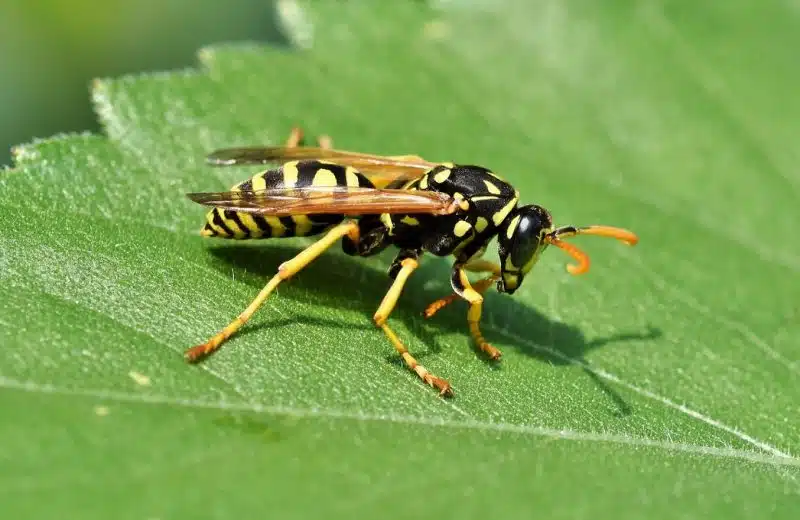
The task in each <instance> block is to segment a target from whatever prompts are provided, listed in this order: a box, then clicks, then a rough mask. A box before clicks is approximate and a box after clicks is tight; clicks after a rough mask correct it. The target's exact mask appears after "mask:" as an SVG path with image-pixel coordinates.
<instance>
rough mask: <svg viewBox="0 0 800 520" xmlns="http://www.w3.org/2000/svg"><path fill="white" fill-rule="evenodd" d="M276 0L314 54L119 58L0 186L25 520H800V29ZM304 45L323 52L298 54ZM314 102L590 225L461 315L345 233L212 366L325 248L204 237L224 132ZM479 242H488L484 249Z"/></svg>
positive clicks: (546, 10)
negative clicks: (585, 267) (87, 101)
mask: <svg viewBox="0 0 800 520" xmlns="http://www.w3.org/2000/svg"><path fill="white" fill-rule="evenodd" d="M372 4H374V5H372V6H370V7H367V6H366V5H365V4H364V3H360V2H350V3H340V2H330V3H326V2H314V3H309V4H308V5H307V6H305V7H299V6H296V5H295V4H292V3H289V2H280V3H279V4H278V5H279V8H280V10H281V12H282V14H283V17H284V21H285V22H286V27H287V28H288V29H287V30H288V33H289V34H290V36H291V38H292V39H293V41H294V42H295V43H296V44H297V45H296V47H295V50H287V49H276V48H266V47H260V46H255V45H234V46H217V47H210V48H207V49H205V50H203V51H202V52H201V53H200V58H201V61H202V67H201V68H200V69H199V70H196V71H183V72H174V73H167V74H154V75H150V76H143V77H142V76H140V77H125V78H119V79H114V80H102V81H99V82H97V83H96V84H95V85H94V87H93V96H94V100H95V103H96V106H97V110H98V114H99V116H100V118H101V120H102V122H103V123H104V126H105V128H106V131H107V134H108V135H107V137H100V136H94V135H70V136H59V137H56V138H53V139H48V140H43V141H39V142H36V143H33V144H29V145H25V146H21V147H19V148H18V149H17V150H16V166H15V168H14V169H12V170H9V171H6V172H3V174H2V177H0V183H2V188H1V189H0V193H1V194H2V195H0V197H1V199H0V229H2V234H1V235H0V291H2V294H3V305H2V308H0V324H2V325H3V327H2V332H0V334H1V335H0V342H1V343H0V344H2V349H0V445H2V448H1V449H0V468H2V470H0V504H3V511H4V513H6V515H4V516H7V517H9V518H49V517H55V516H59V517H63V516H69V517H76V518H77V517H80V518H138V519H141V518H248V517H249V518H252V517H255V516H256V515H258V516H262V517H263V516H266V517H268V518H271V517H275V518H311V517H325V518H345V517H347V518H352V517H358V518H361V517H363V518H369V517H373V516H376V515H380V516H382V517H391V518H420V517H429V518H434V517H458V518H489V517H491V518H530V517H532V516H533V515H538V516H544V517H550V518H568V517H569V518H576V517H580V518H596V517H598V516H603V517H609V518H632V519H633V518H635V519H639V518H676V517H683V518H689V517H698V518H712V517H713V518H725V519H729V518H753V517H756V516H757V517H766V516H769V517H770V518H795V517H796V516H797V514H798V510H799V509H798V503H800V502H799V501H798V491H799V490H800V483H799V482H798V477H799V476H800V475H799V473H800V471H799V470H798V466H800V461H798V458H797V457H796V456H795V453H796V452H797V451H798V446H800V422H799V421H798V417H800V404H798V403H800V386H798V385H797V376H798V372H800V363H799V362H798V356H797V350H796V345H797V340H798V336H799V335H800V328H798V325H797V322H798V319H797V318H798V306H797V301H798V300H797V294H798V292H797V289H798V270H800V243H799V241H798V238H797V233H796V230H795V228H796V224H797V222H798V221H800V207H799V206H798V205H797V204H796V202H797V197H798V192H799V191H800V180H799V179H798V177H797V174H796V172H795V168H794V166H795V164H796V162H797V158H798V155H797V154H798V153H800V152H798V149H797V147H796V146H795V144H796V135H797V133H798V131H800V125H798V123H797V122H798V121H800V100H798V97H797V96H796V92H797V86H798V80H800V72H798V69H797V67H796V66H794V65H796V52H795V51H794V49H796V48H797V45H798V44H800V38H799V37H798V35H800V31H798V29H800V22H798V20H800V18H798V13H797V11H796V10H793V9H794V8H793V7H790V4H788V3H786V4H764V3H757V4H747V3H744V2H725V3H722V2H714V3H709V2H696V3H678V2H668V3H665V4H664V5H660V4H658V3H656V2H644V3H642V2H629V1H622V0H619V1H616V2H588V1H579V0H574V1H570V2H566V3H565V2H555V1H549V2H528V1H527V0H508V1H506V2H504V3H503V4H502V5H495V4H494V3H490V2H479V1H477V0H473V1H467V0H462V1H460V2H447V3H444V2H442V3H441V4H439V5H438V6H437V7H426V6H424V5H421V4H419V3H402V2H381V3H378V2H373V3H372ZM303 47H308V48H307V49H305V50H304V49H303ZM295 124H301V125H303V126H304V127H305V129H306V131H307V133H308V134H309V135H313V134H319V133H323V132H324V133H329V134H330V135H332V136H333V137H334V141H335V143H336V145H337V147H341V148H345V149H354V150H363V151H371V152H376V153H387V154H388V153H392V154H399V153H418V154H420V155H422V156H424V157H429V158H433V159H440V160H456V161H459V162H464V163H470V162H472V163H478V164H484V165H487V166H490V167H491V168H492V169H493V170H495V171H498V172H501V174H502V175H503V176H504V177H506V178H507V179H509V180H510V181H512V182H513V183H514V184H515V186H516V187H518V189H519V190H520V193H521V194H522V197H523V200H524V201H525V202H527V203H530V202H536V203H540V204H542V205H544V206H546V207H547V208H549V209H550V210H551V211H552V212H553V214H554V216H555V218H556V219H557V222H558V223H575V224H588V223H606V224H610V225H620V226H625V227H630V228H632V229H633V230H635V231H636V232H637V233H639V235H640V237H641V243H640V244H639V246H637V247H636V248H633V249H630V248H626V247H624V246H620V245H619V244H617V243H614V241H610V240H596V239H591V238H587V239H585V240H583V241H581V244H582V247H584V248H585V249H586V250H587V251H589V252H591V254H592V258H593V266H592V270H591V272H590V273H589V274H587V275H585V276H583V277H570V276H569V275H568V274H566V273H565V272H564V263H565V262H566V261H567V260H568V259H567V258H566V257H565V256H564V255H563V254H561V253H558V252H555V253H548V254H547V255H545V257H544V258H543V259H542V260H541V262H540V264H539V265H538V266H537V268H536V270H535V271H534V272H533V273H532V275H531V277H530V278H529V279H528V280H526V283H525V285H524V286H523V288H522V289H521V290H520V291H518V292H517V293H516V294H515V295H514V296H513V297H507V296H503V295H499V294H497V293H495V292H491V293H489V294H488V296H487V301H486V309H485V313H484V314H485V315H484V327H483V328H484V333H485V335H486V336H487V338H488V339H490V340H491V341H492V342H493V343H494V344H495V345H496V346H497V347H498V348H500V349H501V350H502V351H503V353H504V359H503V362H502V365H501V367H499V368H494V367H492V366H490V365H488V364H486V363H484V362H482V361H481V358H480V357H479V356H478V355H476V353H475V351H474V349H473V347H472V346H471V344H470V340H469V335H468V332H467V329H466V323H465V316H464V313H465V307H464V306H463V305H454V306H453V308H450V309H447V310H444V311H442V312H441V313H440V314H439V315H437V316H436V317H435V318H433V319H432V320H430V321H425V320H423V319H422V318H421V317H420V316H419V311H420V310H422V308H424V306H425V305H426V304H428V303H429V302H430V301H432V300H434V299H436V298H439V297H441V296H443V295H445V294H447V293H448V292H449V284H448V278H447V276H448V271H449V263H448V261H446V260H444V259H438V258H428V259H426V261H425V262H424V263H423V267H422V268H421V269H420V271H419V272H418V273H417V274H415V275H414V277H413V278H412V280H411V282H410V283H409V285H408V287H407V291H406V292H405V293H404V295H403V297H402V298H401V301H400V305H399V306H398V308H397V310H396V311H395V313H394V314H393V316H392V320H391V323H392V324H393V325H394V326H395V328H396V331H397V332H398V334H399V335H400V336H401V337H402V338H403V339H404V340H405V341H406V342H407V344H408V346H409V348H410V349H411V350H412V352H414V353H416V354H417V355H418V357H419V359H420V360H421V361H422V362H423V363H424V364H425V365H426V366H427V367H428V368H429V369H431V370H432V371H433V372H434V373H436V374H439V375H441V376H443V377H446V378H448V379H449V380H450V381H451V382H452V383H453V385H454V389H455V392H456V395H455V398H454V399H452V400H443V399H440V398H438V397H437V396H436V395H435V393H434V392H432V391H431V390H430V389H429V388H427V387H425V386H424V385H423V384H422V383H420V382H419V381H418V380H417V378H416V376H415V375H414V374H412V373H411V372H409V371H408V370H407V369H405V368H403V366H402V365H401V364H400V363H399V362H398V359H397V357H396V356H395V355H394V353H393V350H392V348H391V346H390V345H389V343H388V342H387V341H386V340H385V338H384V337H383V336H382V334H381V333H380V331H378V330H376V329H375V328H374V327H373V326H372V324H371V320H370V318H371V315H372V313H373V312H374V309H375V308H376V306H377V304H378V302H379V301H380V299H381V297H382V295H383V293H384V291H385V290H386V288H387V287H388V279H387V278H386V274H385V269H386V268H387V266H388V263H389V261H390V260H391V255H390V254H389V255H383V256H381V257H380V258H377V259H369V260H364V259H354V258H351V257H347V256H345V255H344V254H343V253H342V252H341V251H340V250H339V248H338V247H335V248H333V249H332V250H331V251H330V252H329V253H327V254H326V255H325V256H324V257H323V258H321V259H320V260H319V261H318V262H316V263H315V264H313V265H311V266H310V267H309V268H308V269H307V270H306V271H303V273H302V274H301V275H299V276H298V277H297V278H296V279H293V280H292V281H291V282H290V283H288V284H286V285H285V286H281V288H280V289H279V291H278V294H277V295H275V296H274V297H273V298H271V299H270V300H268V302H267V303H266V304H265V305H264V307H263V308H262V309H261V311H260V312H259V313H258V314H257V315H256V317H255V318H254V320H253V322H252V323H251V324H250V325H248V326H247V328H246V330H244V331H243V332H242V333H241V334H239V335H237V336H236V337H235V338H234V339H232V340H231V341H230V342H229V343H227V344H226V345H225V346H224V347H223V348H222V349H221V350H220V351H219V352H218V353H217V354H216V355H215V356H213V357H212V358H211V359H209V360H208V361H207V362H205V363H204V364H202V365H200V366H189V365H187V364H186V363H185V362H184V361H183V358H182V356H181V353H182V351H183V350H184V349H185V348H186V347H188V346H191V345H192V344H196V343H198V342H201V341H203V340H205V339H207V338H208V337H209V336H210V335H211V334H213V333H214V332H216V331H217V330H218V329H219V328H220V327H222V326H223V325H225V324H226V323H227V322H228V321H229V320H230V319H231V318H233V317H234V316H236V314H237V313H238V312H240V311H241V310H242V309H243V308H244V306H245V305H246V304H247V303H248V302H249V301H250V299H252V297H254V296H255V294H256V293H257V292H258V290H259V289H260V287H261V286H263V284H264V283H265V282H266V280H267V279H268V278H269V276H271V275H272V274H273V273H274V272H275V270H276V268H277V265H278V264H279V263H280V262H282V261H284V260H286V259H287V258H289V257H291V255H292V254H294V253H296V252H297V251H299V250H300V248H302V247H303V246H304V245H305V244H307V243H308V241H307V240H302V239H290V240H283V241H274V242H272V241H271V242H260V243H229V242H224V241H220V240H217V241H214V240H208V239H203V238H201V237H200V236H199V235H198V230H199V228H200V226H201V224H202V219H203V214H204V210H203V209H202V208H200V207H198V206H196V205H194V204H192V203H191V202H190V201H188V200H186V199H185V197H184V196H183V194H184V193H185V192H189V191H206V190H214V189H225V188H227V187H228V186H230V185H232V184H233V183H235V182H236V181H239V180H242V179H244V178H246V177H247V175H249V174H250V173H251V172H252V171H254V170H253V169H249V168H228V169H211V168H208V167H206V166H205V165H204V163H203V157H204V155H205V154H206V153H208V152H209V151H211V150H213V149H214V148H218V147H227V146H234V145H245V144H258V143H277V142H280V141H282V140H283V139H284V138H285V136H286V133H287V132H288V130H289V129H290V128H291V127H292V126H293V125H295ZM489 254H490V255H493V254H494V250H491V251H490V253H489Z"/></svg>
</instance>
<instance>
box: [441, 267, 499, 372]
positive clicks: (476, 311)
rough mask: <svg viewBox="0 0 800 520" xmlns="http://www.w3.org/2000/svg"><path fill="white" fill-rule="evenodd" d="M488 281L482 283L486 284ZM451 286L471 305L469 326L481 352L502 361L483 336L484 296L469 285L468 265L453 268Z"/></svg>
mask: <svg viewBox="0 0 800 520" xmlns="http://www.w3.org/2000/svg"><path fill="white" fill-rule="evenodd" d="M473 267H474V265H473ZM498 272H499V271H498ZM494 276H496V275H494V274H493V275H492V277H490V278H487V279H486V280H491V279H492V278H493V277H494ZM486 280H482V281H483V282H485V281H486ZM489 283H491V282H489ZM450 284H451V285H452V286H453V291H455V293H456V294H457V295H458V296H460V297H461V298H464V299H465V300H467V302H468V303H469V310H468V311H467V324H468V325H469V332H470V334H471V335H472V339H473V340H475V344H476V345H478V347H479V348H480V349H481V351H483V352H484V353H485V354H486V355H487V356H489V359H492V360H497V359H500V356H501V353H500V351H499V350H497V349H496V348H494V347H493V346H492V345H491V344H489V342H488V341H486V340H485V339H484V337H483V335H482V334H481V329H480V321H481V313H482V312H483V296H481V294H480V292H478V291H477V290H476V289H475V288H473V287H472V285H471V284H470V283H469V279H468V278H467V270H466V265H459V264H456V265H455V266H454V267H453V274H452V275H451V277H450ZM476 285H477V284H476ZM482 285H486V287H488V285H487V284H485V283H484V284H482ZM484 290H486V288H484Z"/></svg>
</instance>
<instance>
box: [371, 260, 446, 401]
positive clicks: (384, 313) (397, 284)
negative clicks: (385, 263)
mask: <svg viewBox="0 0 800 520" xmlns="http://www.w3.org/2000/svg"><path fill="white" fill-rule="evenodd" d="M418 266H419V262H418V261H417V255H409V256H405V257H403V256H398V258H397V259H396V260H395V263H394V264H393V265H392V269H391V270H390V273H391V274H394V275H395V276H394V282H392V286H391V287H390V288H389V290H388V291H387V292H386V296H384V297H383V301H382V302H381V304H380V306H379V307H378V310H377V311H375V315H374V316H373V320H374V321H375V325H376V326H378V327H380V329H381V330H383V333H384V334H386V337H387V338H389V341H390V342H391V343H392V345H393V346H394V348H395V350H396V351H397V353H398V354H400V357H402V358H403V362H404V363H405V364H406V366H407V367H408V368H409V369H411V370H413V371H414V373H415V374H417V375H418V376H419V377H420V379H422V380H423V381H424V382H425V383H426V384H428V385H430V386H432V387H433V388H435V389H436V390H438V391H439V395H441V396H447V397H449V396H452V395H453V390H452V389H451V388H450V383H448V382H447V381H445V380H444V379H442V378H440V377H437V376H435V375H434V374H432V373H431V372H429V371H428V369H426V368H425V367H424V366H422V365H420V364H419V363H418V362H417V360H416V359H414V356H412V355H411V354H410V353H409V352H408V349H407V348H406V346H405V345H404V344H403V342H402V341H400V339H399V338H398V337H397V335H396V334H395V333H394V331H393V330H392V329H391V328H390V327H389V325H387V324H386V321H387V320H388V319H389V315H390V314H391V313H392V310H393V309H394V307H395V305H396V304H397V300H398V298H399V297H400V294H401V293H402V291H403V286H405V283H406V281H407V280H408V277H409V276H411V273H413V272H414V270H415V269H416V268H417V267H418Z"/></svg>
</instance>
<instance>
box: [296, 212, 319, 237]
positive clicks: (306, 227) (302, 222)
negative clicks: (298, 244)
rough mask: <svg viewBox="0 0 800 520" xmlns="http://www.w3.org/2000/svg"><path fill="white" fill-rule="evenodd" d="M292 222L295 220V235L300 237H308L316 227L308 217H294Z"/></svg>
mask: <svg viewBox="0 0 800 520" xmlns="http://www.w3.org/2000/svg"><path fill="white" fill-rule="evenodd" d="M292 220H294V229H295V231H294V234H295V235H296V236H298V237H302V236H306V235H307V234H308V232H309V231H311V227H312V226H313V225H314V223H313V222H311V219H310V218H308V217H307V216H306V215H292Z"/></svg>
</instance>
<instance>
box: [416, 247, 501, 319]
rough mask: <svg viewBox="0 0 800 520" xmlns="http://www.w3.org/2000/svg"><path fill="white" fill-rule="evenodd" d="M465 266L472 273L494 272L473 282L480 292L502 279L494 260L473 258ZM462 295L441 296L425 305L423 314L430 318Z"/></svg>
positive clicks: (473, 286)
mask: <svg viewBox="0 0 800 520" xmlns="http://www.w3.org/2000/svg"><path fill="white" fill-rule="evenodd" d="M463 268H464V269H465V270H467V271H470V272H472V273H485V272H490V273H492V274H491V275H490V276H489V277H487V278H484V279H482V280H478V281H477V282H475V283H473V284H472V288H473V289H475V290H476V291H477V292H478V293H479V294H483V293H485V292H486V290H487V289H489V287H491V286H492V284H493V283H494V282H496V281H497V280H499V279H500V266H499V265H497V264H495V263H493V262H489V261H488V260H483V259H478V260H473V261H472V262H468V263H466V264H464V266H463ZM460 297H461V296H460V295H459V294H458V293H455V292H454V293H452V294H450V295H448V296H445V297H444V298H439V299H438V300H436V301H435V302H433V303H431V304H430V305H428V306H427V307H425V310H424V311H422V315H423V316H425V317H426V318H430V317H432V316H433V315H434V314H436V313H437V312H439V311H440V310H442V309H443V308H445V307H447V306H448V305H450V304H451V303H453V302H454V301H456V300H458V299H459V298H460Z"/></svg>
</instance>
